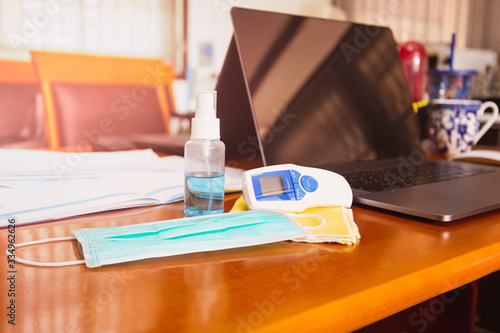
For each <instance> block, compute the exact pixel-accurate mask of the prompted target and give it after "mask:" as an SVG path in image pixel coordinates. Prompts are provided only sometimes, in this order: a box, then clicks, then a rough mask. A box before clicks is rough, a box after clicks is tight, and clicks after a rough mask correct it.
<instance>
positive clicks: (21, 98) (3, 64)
mask: <svg viewBox="0 0 500 333" xmlns="http://www.w3.org/2000/svg"><path fill="white" fill-rule="evenodd" d="M40 97H41V95H40V90H39V86H38V79H37V77H36V75H35V72H34V70H33V66H32V64H31V63H30V62H23V61H9V60H0V147H3V148H40V147H44V146H46V144H47V143H46V139H45V134H44V125H45V120H44V112H43V106H42V104H41V99H40Z"/></svg>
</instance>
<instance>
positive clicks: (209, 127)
mask: <svg viewBox="0 0 500 333" xmlns="http://www.w3.org/2000/svg"><path fill="white" fill-rule="evenodd" d="M216 110H217V93H216V92H215V91H200V92H198V93H197V95H196V113H195V117H194V118H193V120H192V124H191V138H190V140H189V141H188V142H186V145H185V147H184V162H185V180H184V214H185V215H186V216H200V215H210V214H219V213H223V212H224V167H225V146H224V143H223V142H222V141H220V130H219V127H220V125H219V119H217V118H216Z"/></svg>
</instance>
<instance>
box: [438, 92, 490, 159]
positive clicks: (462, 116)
mask: <svg viewBox="0 0 500 333" xmlns="http://www.w3.org/2000/svg"><path fill="white" fill-rule="evenodd" d="M488 108H491V109H492V110H493V114H492V115H491V116H490V117H489V119H488V120H487V121H486V123H485V124H484V125H483V126H482V127H481V128H480V120H481V118H482V117H483V114H484V111H485V110H486V109H488ZM429 113H430V121H431V126H432V128H431V131H432V136H433V139H434V142H435V144H436V150H437V151H438V152H439V153H443V154H446V155H447V156H450V157H451V156H454V155H457V154H460V153H465V152H467V151H469V150H471V149H472V147H474V146H475V145H476V143H477V142H478V141H479V139H480V138H481V137H482V136H483V135H484V134H485V133H486V131H487V130H488V129H490V127H491V126H492V125H493V123H494V122H495V120H496V118H497V117H498V106H497V105H496V104H495V103H493V102H484V103H482V102H481V101H477V100H453V99H435V100H432V101H431V103H430V106H429Z"/></svg>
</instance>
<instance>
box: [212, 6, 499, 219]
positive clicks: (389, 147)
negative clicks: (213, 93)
mask: <svg viewBox="0 0 500 333" xmlns="http://www.w3.org/2000/svg"><path fill="white" fill-rule="evenodd" d="M231 17H232V21H233V27H234V34H233V38H232V40H231V43H230V45H229V49H228V52H227V55H226V59H225V61H224V65H223V68H222V70H221V73H220V76H219V79H218V82H217V87H216V90H217V91H218V116H219V118H220V119H221V139H222V140H223V141H224V142H225V144H226V149H227V155H226V156H227V157H226V159H227V160H228V161H229V162H231V161H232V160H234V161H242V160H244V161H252V160H254V159H256V158H257V159H261V162H262V164H264V165H274V164H281V163H294V164H298V165H303V166H312V167H319V168H324V169H328V170H332V171H335V172H338V173H340V174H342V175H344V177H346V179H347V180H348V182H349V183H350V185H351V187H352V190H353V194H354V201H355V202H356V203H358V204H361V205H367V206H371V207H377V208H382V209H385V210H389V211H393V212H397V213H403V214H409V215H412V216H416V217H422V218H425V219H429V220H436V221H453V220H457V219H461V218H464V217H468V216H471V215H474V214H479V213H483V212H486V211H490V210H494V209H497V208H500V191H499V190H498V189H499V188H500V171H499V170H500V169H499V168H498V167H496V166H487V165H480V164H473V163H465V162H462V163H461V162H452V161H446V160H428V159H427V158H426V154H425V152H424V151H423V150H422V149H421V148H420V142H421V138H422V130H421V126H419V122H418V119H417V116H416V114H415V113H414V111H413V109H412V103H411V97H410V93H409V88H408V85H407V82H406V80H405V76H404V73H403V69H402V66H401V62H400V58H399V53H398V51H397V45H396V43H395V41H394V38H393V35H392V32H391V30H390V29H389V28H387V27H379V26H371V25H364V24H358V23H352V22H342V21H335V20H325V19H319V18H312V17H302V16H295V15H288V14H282V13H274V12H265V11H259V10H252V9H244V8H237V7H233V8H232V10H231ZM235 165H236V166H237V164H235Z"/></svg>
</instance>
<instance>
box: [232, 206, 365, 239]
mask: <svg viewBox="0 0 500 333" xmlns="http://www.w3.org/2000/svg"><path fill="white" fill-rule="evenodd" d="M248 209H249V208H248V206H247V204H246V202H245V199H244V198H243V196H241V197H240V198H238V200H236V202H235V203H234V206H233V208H232V209H231V212H242V211H245V210H248ZM287 215H289V216H290V217H291V218H293V219H294V220H295V221H297V222H299V223H300V224H301V225H302V226H303V227H305V228H306V229H307V230H308V231H309V232H310V233H311V234H310V235H307V236H304V237H299V238H295V239H292V240H293V241H295V242H307V243H332V242H335V243H340V244H345V245H354V244H356V243H357V242H358V240H359V239H361V235H360V234H359V230H358V226H357V225H356V223H354V219H353V215H352V210H351V209H350V208H345V207H339V206H335V207H318V208H308V209H306V210H304V211H303V212H300V213H293V214H287Z"/></svg>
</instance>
